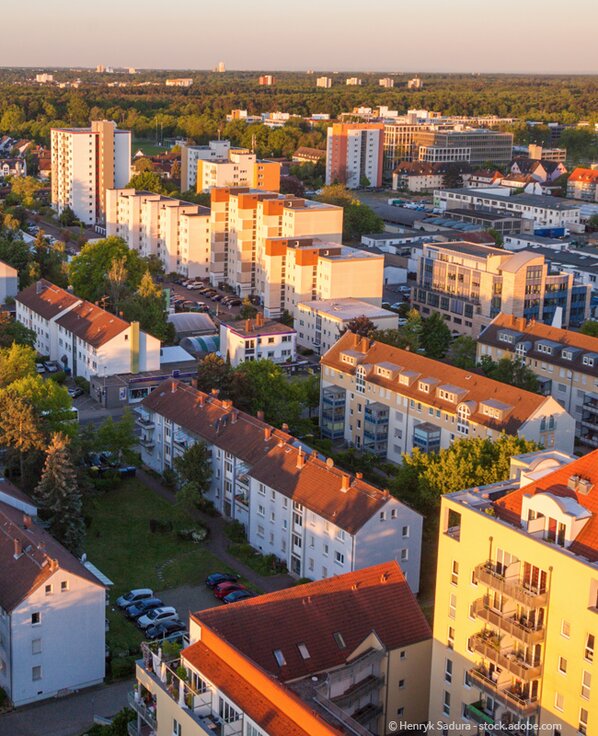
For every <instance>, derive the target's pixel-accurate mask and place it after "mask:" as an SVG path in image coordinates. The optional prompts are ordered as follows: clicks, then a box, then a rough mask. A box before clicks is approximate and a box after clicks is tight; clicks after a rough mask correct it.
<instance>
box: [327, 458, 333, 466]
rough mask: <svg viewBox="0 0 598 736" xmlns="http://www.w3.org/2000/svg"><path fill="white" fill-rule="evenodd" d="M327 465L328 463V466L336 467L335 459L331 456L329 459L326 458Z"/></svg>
mask: <svg viewBox="0 0 598 736" xmlns="http://www.w3.org/2000/svg"><path fill="white" fill-rule="evenodd" d="M326 465H327V466H328V467H329V468H333V467H334V460H333V459H332V458H331V457H329V458H327V459H326Z"/></svg>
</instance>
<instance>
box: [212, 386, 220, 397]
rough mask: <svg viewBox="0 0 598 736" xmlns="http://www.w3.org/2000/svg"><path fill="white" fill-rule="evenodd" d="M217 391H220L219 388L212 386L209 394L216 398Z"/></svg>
mask: <svg viewBox="0 0 598 736" xmlns="http://www.w3.org/2000/svg"><path fill="white" fill-rule="evenodd" d="M219 393H220V389H219V388H213V389H212V390H211V391H210V395H211V396H213V397H214V398H215V399H217V398H218V394H219Z"/></svg>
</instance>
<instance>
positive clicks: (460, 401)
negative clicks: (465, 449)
mask: <svg viewBox="0 0 598 736" xmlns="http://www.w3.org/2000/svg"><path fill="white" fill-rule="evenodd" d="M320 362H321V366H322V373H321V405H320V406H321V408H320V427H321V431H322V435H323V436H324V437H328V438H329V439H332V440H334V441H339V442H344V443H345V444H346V445H348V446H350V447H356V448H358V449H360V450H364V451H367V452H371V453H374V454H376V455H379V456H380V457H382V458H386V459H388V460H390V461H392V462H397V463H398V462H401V458H402V455H403V453H409V452H411V451H412V450H413V448H415V447H417V448H419V449H420V450H422V451H424V452H436V451H438V450H440V449H442V448H445V447H449V445H450V444H451V443H452V442H453V441H454V440H455V439H458V438H473V437H481V438H486V437H488V438H490V439H497V438H498V437H499V436H500V434H501V433H502V432H506V433H507V434H511V435H515V436H518V437H524V438H525V439H528V440H534V441H535V442H538V443H539V444H541V445H543V446H544V447H548V448H556V449H558V450H562V451H563V452H571V451H572V450H573V441H574V437H573V433H574V429H575V420H574V419H573V417H572V416H571V415H570V414H569V413H568V412H567V411H566V410H565V409H564V408H563V407H562V406H561V405H560V404H559V403H558V402H557V401H556V400H555V399H553V398H552V397H551V396H540V395H539V394H535V393H531V392H529V391H522V390H520V389H517V388H514V387H513V386H509V385H507V384H504V383H500V382H498V381H493V380H491V379H490V378H487V377H486V376H482V375H478V374H475V373H470V372H468V371H465V370H462V369H460V368H455V367H453V366H450V365H447V364H446V363H443V362H441V361H437V360H431V359H430V358H425V357H424V356H423V355H420V354H418V353H413V352H410V351H408V350H401V349H399V348H394V347H391V346H390V345H386V344H384V343H381V342H375V341H372V340H370V339H368V338H367V337H363V338H361V337H359V335H356V334H354V333H352V332H346V333H345V334H344V335H343V336H342V337H341V338H340V340H339V341H338V342H337V343H336V344H335V345H334V346H333V347H332V348H331V350H329V351H328V352H327V353H326V354H325V355H323V356H322V359H321V361H320Z"/></svg>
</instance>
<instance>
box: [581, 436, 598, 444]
mask: <svg viewBox="0 0 598 736" xmlns="http://www.w3.org/2000/svg"><path fill="white" fill-rule="evenodd" d="M579 441H580V442H581V444H582V445H589V446H590V447H598V434H596V435H581V437H580V438H579Z"/></svg>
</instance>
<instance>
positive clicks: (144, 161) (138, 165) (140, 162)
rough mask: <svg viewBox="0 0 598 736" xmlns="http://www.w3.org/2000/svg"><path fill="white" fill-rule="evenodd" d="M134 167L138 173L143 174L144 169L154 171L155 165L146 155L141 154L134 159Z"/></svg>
mask: <svg viewBox="0 0 598 736" xmlns="http://www.w3.org/2000/svg"><path fill="white" fill-rule="evenodd" d="M133 169H134V170H135V173H136V174H141V173H143V172H144V171H153V170H154V165H153V163H152V162H151V161H150V160H149V158H147V157H146V156H139V158H136V159H135V160H134V161H133Z"/></svg>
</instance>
